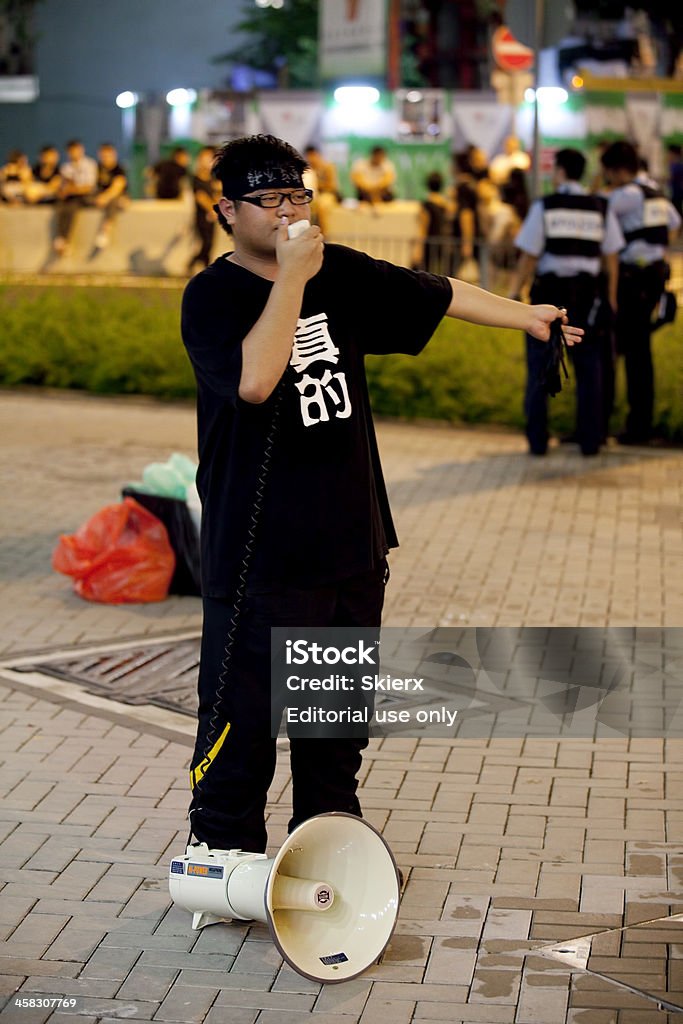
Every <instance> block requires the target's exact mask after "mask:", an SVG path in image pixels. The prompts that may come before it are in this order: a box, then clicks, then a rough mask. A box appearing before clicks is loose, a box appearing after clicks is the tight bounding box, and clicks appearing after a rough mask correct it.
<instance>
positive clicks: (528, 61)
mask: <svg viewBox="0 0 683 1024" xmlns="http://www.w3.org/2000/svg"><path fill="white" fill-rule="evenodd" d="M491 46H492V49H493V59H494V60H495V62H496V64H497V65H498V67H499V68H502V70H503V71H528V70H529V68H531V67H533V64H534V51H533V50H531V49H530V48H529V47H528V46H525V45H524V44H523V43H520V42H519V41H518V40H517V39H515V37H514V36H513V34H512V32H511V31H510V29H509V28H506V26H505V25H501V26H500V28H497V29H496V31H495V32H494V33H493V39H492V41H491Z"/></svg>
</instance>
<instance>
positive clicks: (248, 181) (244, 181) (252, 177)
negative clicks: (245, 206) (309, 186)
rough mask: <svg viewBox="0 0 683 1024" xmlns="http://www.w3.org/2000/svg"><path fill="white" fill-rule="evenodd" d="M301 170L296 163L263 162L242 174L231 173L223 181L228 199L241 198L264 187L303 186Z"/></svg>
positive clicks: (224, 193) (224, 191)
mask: <svg viewBox="0 0 683 1024" xmlns="http://www.w3.org/2000/svg"><path fill="white" fill-rule="evenodd" d="M303 187H304V182H303V178H302V177H301V171H300V170H299V168H298V167H296V165H295V164H275V163H267V164H261V165H260V166H259V167H254V168H253V169H251V170H249V171H246V172H245V173H242V174H235V175H230V176H229V177H227V178H226V179H225V180H224V181H223V195H224V196H225V198H226V199H239V198H240V196H245V195H248V194H249V193H250V192H255V191H256V190H257V189H262V188H273V189H278V188H303Z"/></svg>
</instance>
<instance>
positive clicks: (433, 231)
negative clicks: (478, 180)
mask: <svg viewBox="0 0 683 1024" xmlns="http://www.w3.org/2000/svg"><path fill="white" fill-rule="evenodd" d="M425 184H426V186H427V195H426V197H425V199H424V200H423V201H422V205H421V208H420V232H421V236H422V239H423V241H422V243H421V244H420V245H419V250H418V252H417V253H416V259H415V268H414V269H416V270H427V271H429V273H432V274H441V273H445V272H446V271H447V270H448V269H450V265H451V263H452V258H453V257H452V250H453V242H452V237H451V235H452V230H453V228H452V221H453V216H454V214H455V204H454V202H453V201H452V200H451V199H448V198H447V197H446V196H445V195H444V194H443V187H444V179H443V174H441V173H440V172H439V171H432V173H431V174H429V175H428V176H427V180H426V182H425Z"/></svg>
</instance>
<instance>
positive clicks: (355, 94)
mask: <svg viewBox="0 0 683 1024" xmlns="http://www.w3.org/2000/svg"><path fill="white" fill-rule="evenodd" d="M334 99H335V102H336V103H338V104H339V106H340V107H346V108H349V107H356V108H358V109H365V108H367V107H372V106H374V104H375V103H377V102H378V101H379V89H375V87H374V85H340V86H339V87H338V88H337V89H335V90H334Z"/></svg>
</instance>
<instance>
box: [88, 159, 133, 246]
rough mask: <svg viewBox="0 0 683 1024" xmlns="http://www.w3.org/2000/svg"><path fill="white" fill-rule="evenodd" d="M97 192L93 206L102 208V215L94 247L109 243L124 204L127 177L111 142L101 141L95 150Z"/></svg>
mask: <svg viewBox="0 0 683 1024" xmlns="http://www.w3.org/2000/svg"><path fill="white" fill-rule="evenodd" d="M97 158H98V164H97V194H96V195H95V196H94V198H93V201H92V202H93V206H96V207H97V208H98V209H100V210H104V217H103V218H102V223H101V224H100V228H99V231H98V232H97V236H96V238H95V249H96V250H99V249H104V248H106V246H108V245H109V241H110V238H111V229H112V226H113V224H114V220H115V219H116V215H117V214H118V213H119V212H120V211H121V210H122V209H123V207H124V206H125V195H126V192H127V190H128V177H127V175H126V172H125V170H124V169H123V167H122V166H121V164H120V163H119V156H118V153H117V152H116V149H115V147H114V146H113V145H112V143H111V142H103V143H102V145H101V146H100V148H99V150H98V151H97Z"/></svg>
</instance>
